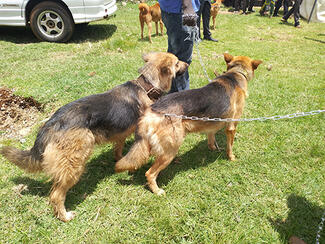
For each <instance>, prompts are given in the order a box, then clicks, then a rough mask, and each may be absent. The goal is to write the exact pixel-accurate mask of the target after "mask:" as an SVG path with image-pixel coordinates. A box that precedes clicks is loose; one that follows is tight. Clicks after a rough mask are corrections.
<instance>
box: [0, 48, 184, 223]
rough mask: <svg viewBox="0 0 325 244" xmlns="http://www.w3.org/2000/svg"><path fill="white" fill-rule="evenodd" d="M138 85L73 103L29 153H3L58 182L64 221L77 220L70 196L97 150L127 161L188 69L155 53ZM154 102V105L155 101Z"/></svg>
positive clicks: (57, 201) (56, 199) (55, 192)
mask: <svg viewBox="0 0 325 244" xmlns="http://www.w3.org/2000/svg"><path fill="white" fill-rule="evenodd" d="M143 59H144V61H145V62H146V64H145V65H144V66H143V67H142V68H141V69H140V70H139V72H140V73H141V75H140V76H139V77H138V79H136V80H133V81H128V82H126V83H124V84H122V85H120V86H117V87H115V88H113V89H112V90H109V91H107V92H105V93H101V94H96V95H91V96H88V97H84V98H81V99H79V100H76V101H74V102H71V103H69V104H67V105H65V106H63V107H61V108H60V109H59V110H57V111H56V112H55V113H54V114H53V116H52V117H51V118H50V119H49V120H48V121H47V122H46V123H45V124H44V126H43V127H42V128H41V129H40V130H39V132H38V134H37V138H36V141H35V144H34V146H33V147H32V148H31V149H30V150H28V151H22V150H19V149H16V148H13V147H4V148H2V149H1V150H0V153H1V154H2V155H4V156H5V157H6V158H7V159H8V160H9V161H11V162H12V163H14V164H16V165H17V166H18V167H20V168H22V169H24V170H26V171H28V172H38V171H43V172H45V173H46V174H48V175H49V176H50V177H51V178H52V180H53V186H52V189H51V193H50V203H51V204H52V206H53V208H54V214H55V215H56V216H57V217H58V218H59V219H60V220H62V221H69V220H71V219H72V218H73V217H74V213H73V212H66V209H65V206H64V202H65V198H66V193H67V191H68V190H69V189H70V188H71V187H72V186H73V185H75V184H76V183H77V182H78V181H79V178H80V176H81V175H82V173H83V171H84V168H85V163H86V161H87V159H88V157H89V156H90V155H91V152H92V150H93V148H94V145H95V144H100V143H104V142H108V141H110V142H114V143H115V147H114V153H115V159H116V160H119V159H120V158H121V157H122V150H123V146H124V142H125V139H126V137H127V136H129V135H130V134H131V133H133V132H134V130H135V127H136V123H137V121H138V119H139V117H140V114H142V113H143V112H144V110H145V109H146V108H148V107H149V106H150V105H151V104H152V100H155V99H157V98H158V97H159V96H160V95H162V93H163V92H167V91H169V90H170V87H171V82H172V79H173V78H174V77H175V76H176V74H178V73H179V74H182V73H184V72H185V70H186V69H187V67H188V64H186V63H184V62H182V61H179V60H178V59H177V57H176V56H175V55H173V54H171V53H150V54H147V55H145V56H144V57H143ZM151 99H152V100H151Z"/></svg>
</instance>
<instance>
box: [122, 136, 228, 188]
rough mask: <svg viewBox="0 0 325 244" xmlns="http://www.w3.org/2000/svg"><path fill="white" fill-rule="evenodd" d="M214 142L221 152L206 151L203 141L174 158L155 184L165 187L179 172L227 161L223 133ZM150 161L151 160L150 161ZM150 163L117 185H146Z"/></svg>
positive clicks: (206, 147) (206, 146) (206, 144)
mask: <svg viewBox="0 0 325 244" xmlns="http://www.w3.org/2000/svg"><path fill="white" fill-rule="evenodd" d="M216 141H217V142H218V145H219V146H220V147H221V148H222V149H221V151H220V152H219V151H213V152H212V151H210V150H209V149H208V142H207V140H203V141H201V142H199V143H198V144H196V145H195V146H194V147H193V148H192V149H191V150H189V151H187V152H186V153H184V154H182V155H179V156H176V160H175V159H174V160H173V162H172V163H171V164H170V165H169V166H167V168H166V169H164V170H163V171H161V172H160V174H159V176H158V178H157V183H158V186H162V185H167V184H168V183H169V182H170V181H172V180H173V178H174V177H175V175H177V174H178V173H179V172H181V171H186V170H190V169H197V168H200V167H205V166H207V165H209V164H211V163H213V162H215V161H216V160H217V159H227V154H226V151H225V148H226V136H225V135H224V133H222V132H220V133H217V134H216ZM151 161H152V160H151ZM151 165H152V162H149V163H148V164H146V165H144V166H143V167H142V168H140V169H139V170H137V171H136V172H134V173H133V174H132V175H133V177H132V178H131V179H129V180H123V179H120V180H119V183H120V184H122V185H143V186H145V185H146V182H147V180H146V177H145V172H146V171H147V170H148V169H149V168H150V167H151Z"/></svg>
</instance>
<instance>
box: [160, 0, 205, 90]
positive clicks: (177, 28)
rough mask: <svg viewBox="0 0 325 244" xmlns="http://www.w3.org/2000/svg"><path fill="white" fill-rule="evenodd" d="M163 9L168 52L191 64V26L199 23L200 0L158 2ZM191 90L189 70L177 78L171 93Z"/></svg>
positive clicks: (164, 0) (162, 0)
mask: <svg viewBox="0 0 325 244" xmlns="http://www.w3.org/2000/svg"><path fill="white" fill-rule="evenodd" d="M158 2H159V4H160V9H161V18H162V21H163V23H164V25H165V27H166V29H167V36H168V50H167V52H170V53H173V54H174V55H175V56H176V57H177V58H178V59H179V60H181V61H183V62H186V63H188V64H191V62H192V52H193V43H194V41H193V39H192V38H191V30H190V28H188V27H189V26H192V27H195V26H196V23H197V15H196V12H197V11H198V10H199V7H200V3H199V0H158ZM188 89H190V77H189V73H188V70H186V72H185V73H184V74H183V75H181V76H176V77H175V78H174V79H173V81H172V87H171V90H170V93H172V92H178V91H182V90H188Z"/></svg>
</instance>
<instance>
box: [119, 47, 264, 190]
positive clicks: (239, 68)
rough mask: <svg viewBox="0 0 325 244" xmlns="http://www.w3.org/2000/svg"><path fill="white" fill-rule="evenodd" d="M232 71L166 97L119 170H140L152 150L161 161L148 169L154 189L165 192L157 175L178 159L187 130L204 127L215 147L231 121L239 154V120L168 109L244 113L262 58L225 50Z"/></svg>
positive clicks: (144, 120) (142, 124)
mask: <svg viewBox="0 0 325 244" xmlns="http://www.w3.org/2000/svg"><path fill="white" fill-rule="evenodd" d="M224 59H225V61H226V63H227V72H226V73H224V74H223V75H220V76H218V77H216V78H215V79H214V80H213V82H211V83H209V84H208V85H206V86H204V87H202V88H199V89H193V90H187V91H181V92H177V93H172V94H169V95H166V96H163V97H161V98H160V99H159V100H158V101H157V102H156V103H154V104H153V105H152V106H151V107H150V108H148V109H147V111H146V112H145V113H144V115H143V116H142V117H141V118H140V121H139V123H138V127H137V130H136V141H135V143H134V145H133V146H132V148H131V149H130V151H129V152H128V154H127V155H126V156H125V157H123V158H122V159H121V160H120V161H118V162H117V163H116V165H115V171H116V172H122V171H126V170H129V171H134V170H136V169H138V168H140V167H141V166H142V165H144V164H145V163H146V162H147V161H148V159H149V157H150V156H151V155H153V156H155V162H154V163H153V165H152V166H151V168H150V169H149V170H148V171H147V172H146V178H147V181H148V185H149V187H150V189H151V190H152V192H154V193H156V194H158V195H161V194H164V190H162V189H160V188H159V187H158V185H157V182H156V179H157V176H158V174H159V172H160V171H161V170H163V169H164V168H166V167H167V166H168V165H169V164H170V162H171V161H172V160H173V158H174V157H175V155H176V154H177V152H178V149H179V147H180V145H181V144H182V142H183V140H184V138H185V136H186V134H188V133H193V132H194V133H195V132H204V133H207V135H208V146H209V148H210V149H211V150H215V149H216V146H215V133H216V132H217V131H218V130H220V129H221V128H223V127H225V132H226V136H227V155H228V158H229V160H234V159H235V156H234V154H233V152H232V146H233V142H234V137H235V133H236V126H237V123H238V122H206V121H192V120H182V119H180V118H176V117H173V116H167V117H166V116H165V114H167V113H168V114H177V115H186V116H197V117H209V118H236V119H237V118H240V116H241V114H242V112H243V108H244V104H245V97H246V96H247V83H248V81H250V80H251V79H252V78H253V75H254V70H255V69H256V68H257V67H258V65H259V64H260V63H262V61H260V60H252V59H250V58H249V57H246V56H237V57H233V56H231V55H230V54H226V53H225V54H224Z"/></svg>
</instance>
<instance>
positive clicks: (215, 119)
mask: <svg viewBox="0 0 325 244" xmlns="http://www.w3.org/2000/svg"><path fill="white" fill-rule="evenodd" d="M324 112H325V110H313V111H310V112H299V113H293V114H287V115H275V116H271V117H260V118H240V119H233V118H208V117H202V118H200V117H197V116H186V115H177V114H170V113H166V114H164V115H165V117H174V118H178V119H186V120H194V121H207V122H250V121H266V120H280V119H293V118H298V117H304V116H310V115H316V114H320V113H324Z"/></svg>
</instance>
